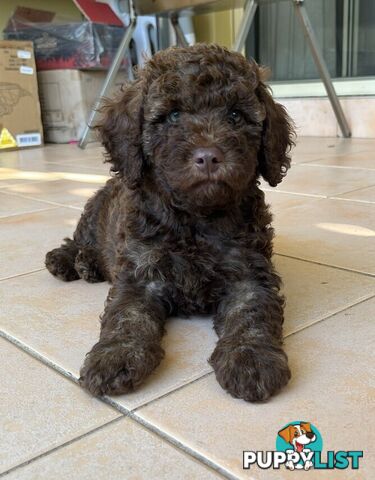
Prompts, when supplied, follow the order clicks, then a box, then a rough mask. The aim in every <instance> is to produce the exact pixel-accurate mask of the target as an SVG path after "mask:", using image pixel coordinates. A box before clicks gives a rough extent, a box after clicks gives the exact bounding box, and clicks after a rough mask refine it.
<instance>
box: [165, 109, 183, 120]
mask: <svg viewBox="0 0 375 480" xmlns="http://www.w3.org/2000/svg"><path fill="white" fill-rule="evenodd" d="M180 115H181V114H180V112H179V111H178V110H172V111H171V112H170V114H169V115H168V120H169V121H170V122H171V123H177V122H178V120H179V118H180Z"/></svg>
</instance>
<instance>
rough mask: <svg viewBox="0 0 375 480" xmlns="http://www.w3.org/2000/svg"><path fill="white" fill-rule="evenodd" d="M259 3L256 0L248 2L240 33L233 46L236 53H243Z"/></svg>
mask: <svg viewBox="0 0 375 480" xmlns="http://www.w3.org/2000/svg"><path fill="white" fill-rule="evenodd" d="M257 6H258V4H257V2H256V1H255V0H248V1H247V3H246V5H245V9H244V12H243V16H242V20H241V25H240V27H239V29H238V33H237V36H236V40H235V41H234V44H233V50H234V51H235V52H242V50H243V48H244V45H245V41H246V38H247V36H248V34H249V31H250V27H251V24H252V23H253V20H254V15H255V12H256V9H257Z"/></svg>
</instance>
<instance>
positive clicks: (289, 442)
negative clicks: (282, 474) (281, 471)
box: [276, 420, 323, 470]
mask: <svg viewBox="0 0 375 480" xmlns="http://www.w3.org/2000/svg"><path fill="white" fill-rule="evenodd" d="M276 450H277V451H278V452H287V453H289V454H291V455H293V454H294V457H295V458H299V457H301V454H303V455H309V456H310V457H311V460H310V461H309V463H311V465H309V466H310V467H312V466H313V464H314V456H313V455H312V454H311V452H321V451H322V450H323V439H322V436H321V434H320V432H319V430H318V429H317V428H316V427H315V425H313V424H312V423H310V422H305V421H301V420H300V421H295V422H290V423H287V424H286V425H284V427H283V428H281V429H280V430H279V431H278V434H277V438H276ZM297 454H299V455H297ZM292 463H293V462H291V463H290V465H288V464H287V465H286V466H287V468H291V469H293V470H294V468H296V469H300V468H304V465H303V461H302V459H301V460H299V461H298V462H297V463H295V464H294V465H292Z"/></svg>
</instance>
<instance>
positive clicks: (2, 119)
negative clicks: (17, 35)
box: [0, 40, 43, 152]
mask: <svg viewBox="0 0 375 480" xmlns="http://www.w3.org/2000/svg"><path fill="white" fill-rule="evenodd" d="M42 143H43V128H42V121H41V114H40V105H39V97H38V83H37V75H36V68H35V60H34V52H33V45H32V43H31V42H24V41H15V40H13V41H10V40H3V41H0V152H2V151H4V150H5V149H9V148H25V147H34V146H38V145H42Z"/></svg>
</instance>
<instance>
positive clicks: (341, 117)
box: [293, 0, 351, 138]
mask: <svg viewBox="0 0 375 480" xmlns="http://www.w3.org/2000/svg"><path fill="white" fill-rule="evenodd" d="M293 2H294V10H295V12H296V15H297V17H298V19H299V20H300V22H301V26H302V29H303V33H304V34H305V37H306V40H307V43H308V44H309V47H310V50H311V54H312V56H313V58H314V62H315V65H316V67H317V69H318V71H319V75H320V78H321V79H322V81H323V83H324V86H325V89H326V91H327V95H328V97H329V100H330V102H331V105H332V108H333V111H334V112H335V115H336V118H337V121H338V123H339V125H340V129H341V132H342V134H343V136H344V137H346V138H348V137H350V136H351V132H350V128H349V125H348V123H347V121H346V118H345V114H344V112H343V110H342V107H341V104H340V101H339V99H338V97H337V95H336V91H335V88H334V86H333V83H332V80H331V76H330V74H329V71H328V68H327V65H326V63H325V61H324V58H323V55H322V52H321V51H320V49H319V45H318V42H317V40H316V37H315V34H314V30H313V28H312V25H311V23H310V19H309V17H308V15H307V12H306V7H305V5H304V0H293Z"/></svg>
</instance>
